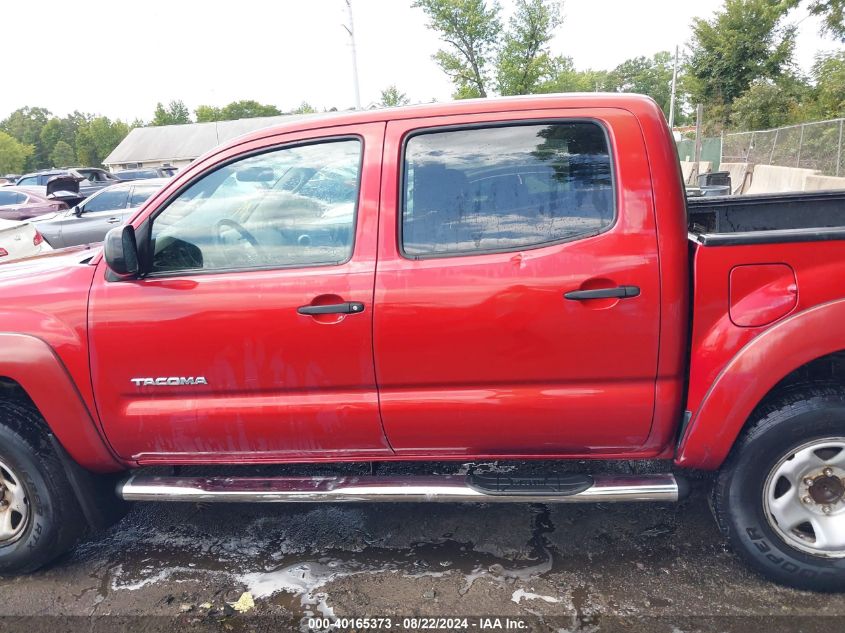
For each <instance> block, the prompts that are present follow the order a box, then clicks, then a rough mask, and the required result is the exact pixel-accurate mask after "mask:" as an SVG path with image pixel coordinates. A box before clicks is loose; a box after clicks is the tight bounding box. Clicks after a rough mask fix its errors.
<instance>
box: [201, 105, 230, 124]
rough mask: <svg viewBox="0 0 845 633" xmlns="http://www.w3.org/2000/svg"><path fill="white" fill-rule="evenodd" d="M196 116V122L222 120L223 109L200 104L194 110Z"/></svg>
mask: <svg viewBox="0 0 845 633" xmlns="http://www.w3.org/2000/svg"><path fill="white" fill-rule="evenodd" d="M194 114H195V115H196V117H197V123H209V122H211V121H222V120H223V111H222V110H221V109H220V108H218V107H215V106H209V105H201V106H197V109H196V110H194Z"/></svg>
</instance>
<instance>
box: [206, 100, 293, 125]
mask: <svg viewBox="0 0 845 633" xmlns="http://www.w3.org/2000/svg"><path fill="white" fill-rule="evenodd" d="M281 113H282V111H281V110H279V109H278V108H277V107H276V106H274V105H264V104H261V103H258V101H253V100H243V101H233V102H232V103H230V104H229V105H226V106H223V107H222V108H218V107H216V106H208V105H201V106H199V107H198V108H197V109H196V110H194V114H196V117H197V123H207V122H208V121H234V120H236V119H252V118H254V117H260V116H278V115H280V114H281Z"/></svg>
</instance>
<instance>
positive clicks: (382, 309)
mask: <svg viewBox="0 0 845 633" xmlns="http://www.w3.org/2000/svg"><path fill="white" fill-rule="evenodd" d="M383 173H384V175H383V179H382V182H383V191H382V214H381V230H380V235H381V240H382V242H381V245H380V253H379V262H378V268H377V274H376V289H375V301H376V311H375V353H376V375H377V377H378V384H379V389H380V398H381V411H382V418H383V422H384V426H385V431H386V433H387V437H388V439H389V441H390V442H391V445H392V446H393V448H394V449H395V450H396V451H397V453H402V454H428V455H431V454H452V455H454V454H466V455H470V454H471V455H520V454H522V455H529V454H530V455H536V454H549V455H551V454H560V455H576V454H595V453H615V452H624V451H632V450H636V449H637V448H638V447H640V446H642V445H643V444H644V443H645V441H646V438H647V436H648V434H649V429H650V427H651V422H652V415H653V408H654V397H655V395H654V394H655V377H656V369H657V353H658V326H659V319H660V304H659V295H660V283H659V275H658V259H657V241H656V240H657V238H656V231H655V223H654V215H653V209H652V198H651V180H650V174H649V168H648V163H647V159H646V153H645V147H644V144H643V139H642V134H641V131H640V129H639V124H638V122H637V120H636V118H635V117H634V116H633V115H631V114H629V113H627V112H624V111H621V110H613V109H600V110H579V109H571V110H555V111H536V110H535V111H522V112H509V113H505V114H501V113H500V114H489V115H472V116H453V117H448V118H445V117H443V118H439V119H437V120H416V121H414V120H407V121H396V122H391V123H389V124H388V128H387V137H386V144H385V159H384V172H383ZM396 174H399V175H400V176H399V178H396V176H395V175H396Z"/></svg>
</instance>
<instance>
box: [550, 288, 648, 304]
mask: <svg viewBox="0 0 845 633" xmlns="http://www.w3.org/2000/svg"><path fill="white" fill-rule="evenodd" d="M563 296H564V297H565V298H567V299H570V300H572V301H587V300H589V299H630V298H631V297H639V296H640V288H639V286H616V287H615V288H596V289H595V290H572V291H570V292H567V293H564V295H563Z"/></svg>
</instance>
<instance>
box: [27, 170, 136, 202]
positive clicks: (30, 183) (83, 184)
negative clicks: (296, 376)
mask: <svg viewBox="0 0 845 633" xmlns="http://www.w3.org/2000/svg"><path fill="white" fill-rule="evenodd" d="M68 174H70V175H72V176H74V177H76V178H77V179H78V180H79V181H80V182H79V193H80V194H81V195H82V196H84V197H88V196H90V195H91V194H92V193H94V192H95V191H99V190H100V189H103V188H104V187H108V186H109V185H113V184H115V183H117V182H120V180H119V179H118V178H117V177H116V176H114V175H113V174H110V173H109V172H107V171H106V170H105V169H100V168H98V167H74V168H70V169H45V170H43V171H38V172H33V173H30V174H25V175H23V176H21V177H20V178H19V179H18V182H17V185H18V186H20V187H46V186H47V182H48V181H49V180H50V178H52V177H53V176H65V175H68Z"/></svg>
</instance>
